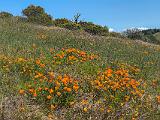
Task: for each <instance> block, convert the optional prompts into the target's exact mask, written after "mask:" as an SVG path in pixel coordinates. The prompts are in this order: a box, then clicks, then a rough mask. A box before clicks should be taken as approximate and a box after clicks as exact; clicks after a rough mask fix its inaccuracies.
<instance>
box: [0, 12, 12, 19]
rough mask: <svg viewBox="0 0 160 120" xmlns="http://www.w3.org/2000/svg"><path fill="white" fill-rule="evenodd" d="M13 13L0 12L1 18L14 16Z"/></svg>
mask: <svg viewBox="0 0 160 120" xmlns="http://www.w3.org/2000/svg"><path fill="white" fill-rule="evenodd" d="M12 16H13V15H12V14H11V13H8V12H0V18H9V17H12Z"/></svg>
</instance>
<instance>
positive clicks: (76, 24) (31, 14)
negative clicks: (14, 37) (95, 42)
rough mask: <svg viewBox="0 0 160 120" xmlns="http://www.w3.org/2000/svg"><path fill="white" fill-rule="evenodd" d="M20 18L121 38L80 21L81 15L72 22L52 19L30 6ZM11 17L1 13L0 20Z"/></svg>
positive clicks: (38, 8) (104, 28)
mask: <svg viewBox="0 0 160 120" xmlns="http://www.w3.org/2000/svg"><path fill="white" fill-rule="evenodd" d="M22 14H23V17H22V16H19V17H20V19H21V20H23V21H28V22H32V23H35V24H40V25H45V26H58V27H62V28H66V29H70V30H84V31H85V32H88V33H90V34H93V35H102V36H106V35H109V34H110V35H111V36H118V35H119V36H121V35H120V34H118V33H114V32H112V33H109V29H108V27H106V26H101V25H97V24H94V23H92V22H87V21H81V20H80V16H81V14H76V15H75V16H74V20H69V19H66V18H57V19H53V17H52V16H51V15H49V14H47V13H46V12H45V10H44V8H42V7H41V6H35V5H30V6H28V7H27V8H25V9H24V10H22ZM12 16H13V15H12V14H11V13H8V12H1V13H0V18H8V17H12Z"/></svg>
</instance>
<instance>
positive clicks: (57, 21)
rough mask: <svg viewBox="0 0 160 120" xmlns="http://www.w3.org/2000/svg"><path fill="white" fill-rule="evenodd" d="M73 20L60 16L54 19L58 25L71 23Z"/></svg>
mask: <svg viewBox="0 0 160 120" xmlns="http://www.w3.org/2000/svg"><path fill="white" fill-rule="evenodd" d="M71 22H72V21H70V20H68V19H66V18H59V19H55V20H54V24H55V25H56V26H61V25H63V24H67V23H71Z"/></svg>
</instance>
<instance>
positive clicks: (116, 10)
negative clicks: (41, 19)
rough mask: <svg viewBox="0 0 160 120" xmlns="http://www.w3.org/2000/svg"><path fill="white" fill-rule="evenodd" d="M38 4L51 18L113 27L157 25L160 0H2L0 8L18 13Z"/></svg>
mask: <svg viewBox="0 0 160 120" xmlns="http://www.w3.org/2000/svg"><path fill="white" fill-rule="evenodd" d="M30 4H34V5H40V6H42V7H44V8H45V10H46V12H47V13H49V14H51V15H52V16H53V18H64V17H65V18H69V19H72V18H73V16H74V14H76V13H77V12H79V13H81V14H82V16H81V19H82V20H86V21H92V22H94V23H96V24H100V25H107V26H108V27H109V28H113V29H114V30H116V31H122V30H124V29H126V28H132V27H147V28H158V27H159V28H160V0H1V2H0V11H8V12H11V13H13V14H14V15H21V11H22V9H24V8H26V7H27V6H28V5H30Z"/></svg>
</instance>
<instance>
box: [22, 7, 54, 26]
mask: <svg viewBox="0 0 160 120" xmlns="http://www.w3.org/2000/svg"><path fill="white" fill-rule="evenodd" d="M22 13H23V15H24V16H26V17H27V18H28V21H30V22H34V23H38V24H43V25H50V24H52V17H51V16H50V15H48V14H47V13H45V10H44V8H42V7H40V6H34V5H30V6H28V7H27V8H26V9H24V10H23V11H22Z"/></svg>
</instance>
